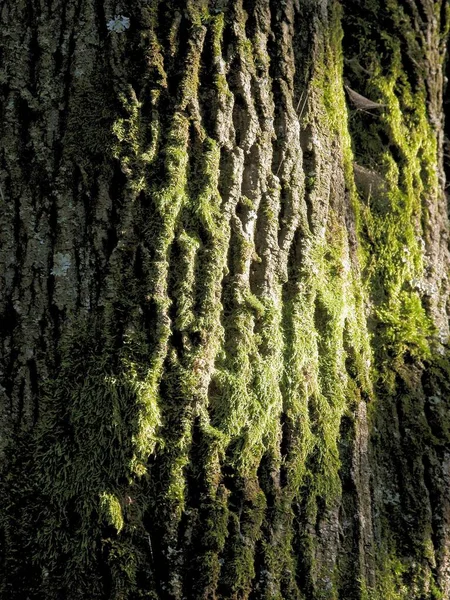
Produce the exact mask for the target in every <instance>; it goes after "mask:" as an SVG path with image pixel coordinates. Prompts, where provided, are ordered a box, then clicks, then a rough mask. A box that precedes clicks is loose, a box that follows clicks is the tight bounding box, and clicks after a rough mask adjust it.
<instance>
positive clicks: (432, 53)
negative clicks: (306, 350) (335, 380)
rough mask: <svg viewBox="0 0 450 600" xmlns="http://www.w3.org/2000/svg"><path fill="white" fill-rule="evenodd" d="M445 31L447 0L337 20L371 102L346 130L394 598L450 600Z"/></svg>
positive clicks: (383, 557)
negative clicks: (372, 363)
mask: <svg viewBox="0 0 450 600" xmlns="http://www.w3.org/2000/svg"><path fill="white" fill-rule="evenodd" d="M375 23H377V25H376V26H375ZM448 28H449V7H448V5H447V4H446V3H443V2H416V3H412V2H399V1H392V2H386V3H385V2H377V1H373V2H368V3H366V5H365V6H364V8H362V7H361V6H359V5H358V3H353V2H350V3H349V6H348V10H347V11H346V13H345V19H344V30H345V33H346V35H345V37H344V56H345V76H346V83H347V85H348V88H350V91H351V90H354V91H357V92H358V93H359V94H361V95H363V96H364V97H365V98H366V99H368V100H371V101H375V102H376V103H378V105H379V107H378V108H375V109H369V110H368V111H367V110H366V111H364V110H361V108H364V107H362V106H355V105H354V104H353V106H352V105H350V108H351V110H350V122H349V124H350V134H351V137H352V141H353V147H354V156H355V162H354V173H355V180H356V182H357V186H358V191H359V194H360V199H361V209H360V222H359V227H360V229H359V231H360V240H361V247H362V249H363V261H362V264H363V277H364V279H365V281H366V289H367V294H368V297H369V300H370V314H369V321H368V323H369V327H370V330H371V335H372V346H373V349H374V358H375V369H376V370H375V371H374V384H375V389H376V399H375V402H374V403H373V404H372V406H371V407H370V423H371V430H372V431H371V434H372V435H371V440H372V444H371V451H370V457H371V458H370V462H371V463H372V472H373V475H372V477H373V496H374V509H375V514H376V517H377V518H376V519H375V520H374V534H375V538H376V539H377V546H378V556H377V586H376V587H377V590H378V593H379V594H381V597H389V598H410V597H425V598H445V597H447V596H448V594H449V583H448V550H447V546H448V541H446V540H448V522H447V517H446V516H445V514H446V512H447V511H448V504H447V500H445V495H446V494H445V491H444V490H445V489H446V487H447V486H448V473H447V467H446V464H447V460H448V458H447V450H446V449H445V448H446V446H447V444H448V438H447V437H446V435H447V434H446V433H445V430H446V428H447V423H448V416H446V413H447V411H448V404H447V403H448V391H447V385H448V359H447V358H446V356H447V349H448V345H447V344H448V322H449V321H448V298H449V280H448V276H449V251H448V220H447V198H446V196H445V192H444V184H443V181H444V173H443V156H442V153H443V144H442V141H443V131H444V127H443V102H442V101H443V69H444V57H445V47H446V43H447V37H448ZM348 88H347V89H348ZM349 96H350V93H349ZM436 410H437V411H438V412H439V415H440V416H439V421H440V423H441V425H440V426H439V428H438V429H436V414H437V413H436ZM438 473H439V474H438Z"/></svg>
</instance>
